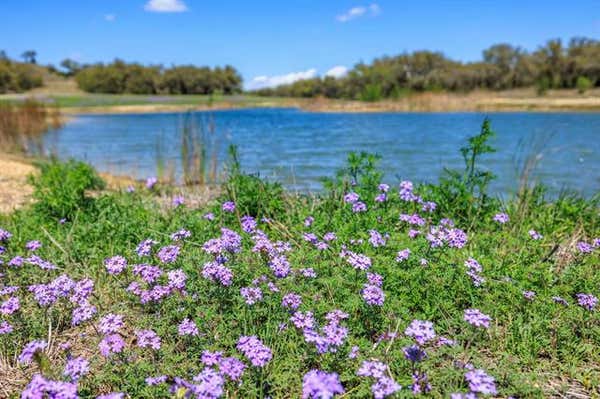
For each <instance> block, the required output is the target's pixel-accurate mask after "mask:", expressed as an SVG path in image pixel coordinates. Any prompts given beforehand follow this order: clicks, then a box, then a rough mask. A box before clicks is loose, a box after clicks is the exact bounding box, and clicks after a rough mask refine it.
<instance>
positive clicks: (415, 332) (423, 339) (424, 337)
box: [404, 320, 435, 345]
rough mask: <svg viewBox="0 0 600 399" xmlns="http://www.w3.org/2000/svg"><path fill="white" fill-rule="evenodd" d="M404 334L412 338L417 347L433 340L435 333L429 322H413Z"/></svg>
mask: <svg viewBox="0 0 600 399" xmlns="http://www.w3.org/2000/svg"><path fill="white" fill-rule="evenodd" d="M404 334H406V335H407V336H409V337H413V338H414V339H415V341H417V343H418V344H419V345H425V344H426V343H427V342H428V341H430V340H432V339H433V338H435V331H434V329H433V323H432V322H430V321H422V320H413V321H412V322H411V323H410V325H409V326H408V327H406V330H404Z"/></svg>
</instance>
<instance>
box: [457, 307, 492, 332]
mask: <svg viewBox="0 0 600 399" xmlns="http://www.w3.org/2000/svg"><path fill="white" fill-rule="evenodd" d="M463 319H464V320H465V321H466V322H467V323H469V324H471V325H472V326H474V327H483V328H489V327H490V321H491V320H492V318H491V317H490V316H488V315H486V314H484V313H482V312H481V311H480V310H479V309H466V310H465V314H464V317H463Z"/></svg>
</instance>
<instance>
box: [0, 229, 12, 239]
mask: <svg viewBox="0 0 600 399" xmlns="http://www.w3.org/2000/svg"><path fill="white" fill-rule="evenodd" d="M10 237H12V233H11V232H10V231H8V230H4V229H0V242H6V241H8V240H9V239H10Z"/></svg>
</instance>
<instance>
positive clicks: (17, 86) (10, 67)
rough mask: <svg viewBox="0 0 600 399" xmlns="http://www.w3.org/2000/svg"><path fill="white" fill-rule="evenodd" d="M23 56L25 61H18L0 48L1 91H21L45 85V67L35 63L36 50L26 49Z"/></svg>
mask: <svg viewBox="0 0 600 399" xmlns="http://www.w3.org/2000/svg"><path fill="white" fill-rule="evenodd" d="M22 57H23V59H24V60H25V62H18V61H16V60H12V59H10V58H9V57H8V56H7V55H6V53H5V52H4V51H1V50H0V93H8V92H16V93H20V92H23V91H27V90H31V89H33V88H35V87H40V86H42V85H43V83H44V78H43V68H40V67H39V66H37V65H35V52H31V51H26V52H24V53H23V55H22Z"/></svg>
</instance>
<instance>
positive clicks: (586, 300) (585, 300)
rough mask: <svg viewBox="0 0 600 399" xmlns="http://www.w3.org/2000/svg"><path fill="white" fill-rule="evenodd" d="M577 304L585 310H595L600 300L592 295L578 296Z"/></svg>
mask: <svg viewBox="0 0 600 399" xmlns="http://www.w3.org/2000/svg"><path fill="white" fill-rule="evenodd" d="M576 296H577V303H578V304H579V306H581V307H582V308H584V309H587V310H594V308H595V307H596V305H597V304H598V298H596V297H595V296H594V295H592V294H577V295H576Z"/></svg>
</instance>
